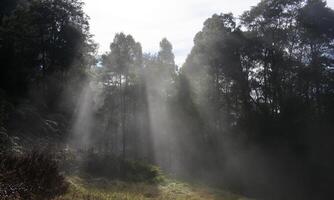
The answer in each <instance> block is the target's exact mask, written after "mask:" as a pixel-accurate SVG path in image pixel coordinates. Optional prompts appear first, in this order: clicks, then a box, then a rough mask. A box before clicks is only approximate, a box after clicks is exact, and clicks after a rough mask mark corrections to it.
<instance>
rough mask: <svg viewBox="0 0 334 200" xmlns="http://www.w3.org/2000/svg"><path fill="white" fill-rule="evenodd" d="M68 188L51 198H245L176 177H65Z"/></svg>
mask: <svg viewBox="0 0 334 200" xmlns="http://www.w3.org/2000/svg"><path fill="white" fill-rule="evenodd" d="M67 179H68V182H69V183H70V188H69V191H68V192H67V193H66V194H65V195H63V196H60V197H57V198H55V199H54V200H114V199H115V200H147V199H156V200H174V199H175V200H183V199H184V200H219V199H221V200H245V198H242V197H241V196H238V195H235V194H232V193H229V192H225V191H221V190H215V189H212V188H208V187H204V186H199V185H191V184H187V183H184V182H179V181H176V180H171V179H170V180H166V181H164V182H163V183H160V184H152V183H145V182H139V183H138V182H137V183H131V182H122V181H108V180H105V179H83V178H80V177H78V176H72V177H68V178H67Z"/></svg>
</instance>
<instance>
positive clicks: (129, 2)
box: [84, 0, 334, 66]
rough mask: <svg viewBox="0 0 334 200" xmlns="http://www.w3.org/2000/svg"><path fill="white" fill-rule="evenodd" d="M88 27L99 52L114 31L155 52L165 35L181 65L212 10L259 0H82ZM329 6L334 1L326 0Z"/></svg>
mask: <svg viewBox="0 0 334 200" xmlns="http://www.w3.org/2000/svg"><path fill="white" fill-rule="evenodd" d="M84 2H85V3H86V6H85V7H84V9H85V11H86V13H87V14H88V15H89V16H90V18H91V19H90V28H91V33H93V34H94V35H95V36H94V39H95V40H96V42H98V43H99V45H100V47H99V52H100V53H104V52H105V51H107V50H109V45H110V41H111V39H112V38H113V37H114V35H115V33H117V32H125V33H131V34H132V35H133V37H134V38H136V39H137V40H138V41H140V42H141V44H142V47H143V51H144V52H151V53H153V52H157V51H158V50H159V46H158V45H157V44H159V41H160V40H161V38H163V37H167V38H168V40H169V41H171V43H172V44H173V47H174V54H175V62H176V64H177V65H179V66H180V65H182V64H183V63H184V60H185V58H186V56H187V55H188V53H189V52H190V49H191V47H192V46H193V38H194V36H195V34H196V33H197V32H198V30H200V29H201V28H202V25H203V22H204V20H205V19H207V18H208V17H210V16H211V15H212V14H214V13H221V12H223V13H227V12H232V13H233V14H234V15H235V16H239V15H240V14H242V13H243V12H244V11H245V10H248V9H250V7H251V6H255V5H256V4H257V3H258V2H260V1H259V0H233V1H230V0H182V1H180V0H170V1H157V0H142V1H134V0H122V1H119V0H116V1H115V0H85V1H84ZM327 4H328V6H329V7H331V8H333V7H334V1H333V0H328V1H327Z"/></svg>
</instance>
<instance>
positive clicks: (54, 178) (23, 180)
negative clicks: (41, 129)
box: [0, 152, 68, 200]
mask: <svg viewBox="0 0 334 200" xmlns="http://www.w3.org/2000/svg"><path fill="white" fill-rule="evenodd" d="M67 187H68V185H67V183H66V181H65V178H64V177H63V176H62V175H60V174H59V170H58V167H57V163H56V162H55V161H54V160H53V159H52V157H51V156H50V155H48V154H44V153H38V152H32V153H28V154H24V155H17V156H13V155H10V154H4V155H0V199H2V200H21V199H24V200H32V199H34V200H36V199H37V200H38V199H46V198H52V197H55V196H57V195H60V194H63V193H64V192H66V190H67Z"/></svg>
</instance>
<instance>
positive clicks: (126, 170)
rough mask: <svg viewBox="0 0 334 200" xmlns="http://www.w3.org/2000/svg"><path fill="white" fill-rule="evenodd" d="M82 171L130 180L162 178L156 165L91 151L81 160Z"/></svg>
mask: <svg viewBox="0 0 334 200" xmlns="http://www.w3.org/2000/svg"><path fill="white" fill-rule="evenodd" d="M82 169H83V171H84V172H85V173H86V174H88V175H92V176H97V177H105V178H108V179H119V180H124V181H132V182H151V183H154V182H160V181H162V180H163V178H162V173H161V171H160V169H159V168H158V167H156V166H153V165H150V164H147V163H143V162H139V161H131V160H123V159H121V158H119V157H115V156H111V155H98V154H94V153H91V154H89V155H88V156H87V157H86V158H85V159H84V161H83V162H82Z"/></svg>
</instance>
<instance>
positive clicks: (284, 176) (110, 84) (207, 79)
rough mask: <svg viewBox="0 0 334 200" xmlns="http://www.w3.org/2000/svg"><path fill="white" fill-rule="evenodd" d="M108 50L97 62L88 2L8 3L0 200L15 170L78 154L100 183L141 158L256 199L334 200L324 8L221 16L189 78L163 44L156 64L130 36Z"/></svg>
mask: <svg viewBox="0 0 334 200" xmlns="http://www.w3.org/2000/svg"><path fill="white" fill-rule="evenodd" d="M106 26H108V24H106ZM110 41H111V43H110V51H108V52H105V53H104V54H103V55H98V53H97V48H98V45H97V44H96V43H95V42H94V41H93V40H92V35H91V34H90V32H89V17H88V16H87V15H86V14H85V13H84V12H83V3H82V2H81V1H79V0H2V1H1V2H0V60H1V71H0V82H1V83H0V128H1V129H0V155H1V156H0V157H1V158H2V160H0V164H1V165H0V168H1V169H0V196H1V195H3V194H5V192H6V187H7V186H6V180H7V181H8V180H9V179H8V178H7V179H6V177H5V176H4V174H6V173H7V172H6V170H8V169H7V168H6V166H7V167H8V166H9V164H8V162H15V161H13V159H15V158H13V156H14V157H15V156H19V155H24V154H29V153H28V152H31V151H43V152H46V151H47V152H48V153H51V154H56V155H58V157H62V158H63V157H66V155H68V154H73V155H79V154H80V155H81V157H86V159H93V160H94V161H93V162H90V165H88V168H89V170H90V172H92V173H94V174H96V175H99V176H103V175H105V174H108V175H110V176H113V177H115V176H121V175H116V174H117V173H119V174H122V175H125V174H126V173H127V171H126V170H125V169H127V167H126V164H125V163H126V162H125V160H132V161H140V162H145V163H150V164H154V165H157V166H159V167H160V168H161V169H162V170H163V171H164V172H165V173H168V174H170V176H174V177H180V178H184V179H187V180H193V181H200V182H202V183H207V184H210V185H214V186H218V187H224V188H228V189H229V190H231V191H233V192H236V193H241V194H244V195H247V196H250V197H254V198H259V199H327V198H328V197H330V196H332V195H333V190H332V186H333V184H334V172H333V170H334V160H333V157H332V156H333V155H334V135H333V133H334V131H333V130H334V11H333V10H332V9H331V8H329V7H327V5H326V2H325V1H322V0H262V1H261V2H260V3H258V4H257V5H255V6H254V7H252V8H251V9H250V10H248V11H245V12H244V13H243V14H242V15H241V16H238V17H236V16H233V14H231V13H227V14H226V13H222V14H214V15H212V17H210V18H209V19H207V20H206V21H205V22H204V24H203V28H202V30H199V32H198V33H197V34H196V36H195V37H194V46H193V48H192V50H191V52H190V53H189V55H188V57H187V59H186V61H185V63H184V64H183V66H177V65H176V64H175V62H174V54H173V47H172V44H171V43H170V42H169V41H168V40H167V39H166V38H163V39H162V40H161V42H160V44H157V46H158V45H159V46H160V50H159V52H157V53H155V54H152V53H150V54H149V53H145V52H142V47H141V44H140V42H138V41H136V40H135V38H133V37H132V36H131V35H127V34H126V33H117V34H116V35H115V36H110ZM33 155H34V153H33ZM59 155H61V156H59ZM30 156H31V155H30ZM40 156H41V155H40ZM8 157H9V158H8ZM31 157H33V156H31ZM41 157H42V158H37V160H38V159H42V160H43V159H45V160H49V158H47V157H45V156H41ZM58 157H57V158H58ZM23 159H29V157H28V158H23ZM115 159H116V160H118V161H115ZM57 160H58V161H59V160H60V161H59V162H58V161H57V162H55V163H53V162H54V161H53V160H50V161H49V162H51V164H50V165H58V164H59V163H63V162H62V159H59V158H58V159H57ZM110 160H113V162H111V161H110ZM16 162H18V161H16ZM20 162H23V165H24V162H29V161H27V160H23V161H20ZM118 162H120V163H121V164H120V165H118V164H117V163H118ZM98 163H100V164H98ZM101 163H102V164H101ZM107 163H109V164H107ZM64 165H65V164H64ZM73 165H76V164H73V163H72V166H71V167H69V166H68V164H67V165H66V166H67V167H65V168H73ZM115 165H117V167H115ZM74 168H75V166H74ZM53 170H56V169H53ZM108 170H109V171H108ZM110 170H111V171H113V172H110ZM65 171H70V170H67V169H66V170H65ZM53 172H54V174H57V172H55V171H53ZM51 175H53V173H51ZM51 175H50V176H51ZM55 176H56V177H57V178H58V179H61V178H60V177H58V176H57V175H55ZM51 178H52V177H50V179H51ZM34 179H37V178H36V177H34ZM10 180H11V179H10ZM27 181H29V180H27ZM37 182H38V180H37ZM1 187H2V188H1ZM50 187H52V186H50ZM64 187H65V186H64ZM58 190H59V192H61V191H62V188H58ZM19 192H22V191H21V190H19ZM35 192H36V191H35ZM37 192H38V191H37ZM57 192H58V191H57ZM46 196H52V194H51V192H50V193H47V194H46ZM29 198H32V197H29ZM9 199H11V198H9ZM12 199H13V198H12ZM23 199H24V198H23ZM26 199H28V197H27V198H26Z"/></svg>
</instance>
